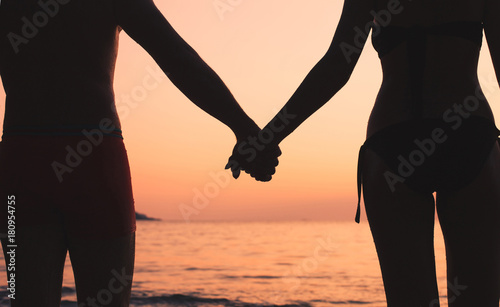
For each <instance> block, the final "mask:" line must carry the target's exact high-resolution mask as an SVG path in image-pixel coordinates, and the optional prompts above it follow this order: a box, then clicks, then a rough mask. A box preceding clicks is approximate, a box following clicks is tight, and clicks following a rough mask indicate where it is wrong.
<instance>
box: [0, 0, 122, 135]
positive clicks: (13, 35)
mask: <svg viewBox="0 0 500 307" xmlns="http://www.w3.org/2000/svg"><path fill="white" fill-rule="evenodd" d="M113 3H114V1H113V0H48V1H38V0H2V2H1V5H0V75H1V77H2V81H3V85H4V89H5V92H6V108H5V120H4V127H16V126H67V125H86V126H88V125H94V126H95V125H98V124H99V123H100V122H101V121H102V120H108V119H109V120H111V122H112V123H113V124H114V126H115V127H116V128H118V129H119V128H120V123H119V120H118V116H117V114H116V110H115V105H114V94H113V74H114V67H115V61H116V56H117V48H118V33H119V28H118V26H117V23H116V21H115V18H114V15H113V13H114V11H113V10H114V8H113Z"/></svg>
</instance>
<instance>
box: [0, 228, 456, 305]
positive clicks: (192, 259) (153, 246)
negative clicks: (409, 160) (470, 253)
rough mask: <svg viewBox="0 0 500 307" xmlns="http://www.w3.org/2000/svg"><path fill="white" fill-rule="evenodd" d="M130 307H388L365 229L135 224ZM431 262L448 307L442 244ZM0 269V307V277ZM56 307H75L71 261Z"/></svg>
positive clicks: (1, 300) (0, 279) (1, 294)
mask: <svg viewBox="0 0 500 307" xmlns="http://www.w3.org/2000/svg"><path fill="white" fill-rule="evenodd" d="M137 228H138V229H137V243H136V244H137V245H136V264H135V274H134V281H133V288H132V301H131V306H207V307H219V306H235V307H254V306H269V307H271V306H290V307H292V306H303V307H307V306H314V307H316V306H317V307H322V306H325V307H326V306H339V305H340V306H360V305H361V306H371V307H381V306H386V303H385V295H384V290H383V285H382V277H381V273H380V268H379V266H378V261H377V255H376V252H375V246H374V245H373V241H372V238H371V235H370V231H369V227H368V223H367V222H362V223H361V224H360V225H358V224H356V223H354V222H312V221H303V222H244V223H240V222H238V223H237V222H203V223H201V222H200V223H183V222H164V221H138V225H137ZM435 245H436V261H437V270H438V283H439V290H440V294H441V296H442V297H441V299H442V301H441V303H442V306H446V298H445V297H444V295H445V293H446V272H445V256H444V244H443V242H442V236H441V235H440V232H439V231H437V230H436V243H435ZM1 257H2V259H0V261H2V262H1V263H2V265H1V266H0V268H1V270H0V306H9V304H8V301H7V299H6V294H7V292H6V290H5V289H6V286H5V284H6V282H5V281H6V273H5V266H4V265H3V261H4V260H3V256H1ZM64 274H65V275H64V282H63V303H62V306H74V307H76V306H77V304H76V295H75V284H74V280H73V274H72V271H71V264H70V261H69V258H68V259H67V260H66V267H65V273H64Z"/></svg>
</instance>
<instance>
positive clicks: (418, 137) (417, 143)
mask: <svg viewBox="0 0 500 307" xmlns="http://www.w3.org/2000/svg"><path fill="white" fill-rule="evenodd" d="M499 134H500V131H499V130H498V129H497V128H496V127H495V124H494V123H493V122H492V121H491V120H489V119H487V118H484V117H479V116H470V117H468V118H462V120H461V121H460V122H459V121H454V122H453V123H449V122H446V121H444V120H443V119H418V120H410V121H405V122H401V123H398V124H394V125H391V126H389V127H386V128H384V129H382V130H380V131H378V132H376V133H375V134H373V135H372V136H370V137H369V138H368V139H367V140H366V141H365V143H364V144H363V146H361V149H360V151H359V158H358V179H357V181H358V207H357V212H356V217H355V221H356V222H357V223H359V220H360V200H361V191H362V188H361V185H362V181H363V169H362V164H363V156H364V153H365V151H366V149H367V148H369V149H371V150H372V151H374V152H375V153H376V154H377V155H378V156H379V157H380V158H381V159H382V160H383V161H384V162H385V163H386V165H387V166H388V169H387V170H386V171H385V172H384V179H385V180H386V182H387V184H388V186H389V188H390V189H391V191H392V192H394V191H395V190H396V189H397V188H398V185H401V184H405V185H406V186H408V187H409V188H411V189H412V190H414V191H416V192H418V193H422V194H424V193H433V192H451V191H456V190H459V189H461V188H463V187H465V186H466V185H467V184H469V183H470V182H472V181H473V180H474V178H476V177H477V176H478V175H479V173H480V171H481V168H482V167H483V165H484V163H485V162H486V160H487V159H488V156H489V154H490V152H491V149H492V147H493V145H494V144H495V143H496V142H497V140H498V135H499Z"/></svg>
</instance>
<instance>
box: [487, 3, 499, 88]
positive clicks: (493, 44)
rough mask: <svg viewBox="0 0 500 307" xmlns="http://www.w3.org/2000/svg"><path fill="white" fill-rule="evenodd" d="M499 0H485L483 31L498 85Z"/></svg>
mask: <svg viewBox="0 0 500 307" xmlns="http://www.w3.org/2000/svg"><path fill="white" fill-rule="evenodd" d="M498 16H500V1H499V0H486V8H485V16H484V33H485V35H486V40H487V42H488V48H489V49H490V55H491V60H492V61H493V66H494V68H495V73H496V76H497V81H498V85H499V86H500V18H498Z"/></svg>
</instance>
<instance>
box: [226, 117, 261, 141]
mask: <svg viewBox="0 0 500 307" xmlns="http://www.w3.org/2000/svg"><path fill="white" fill-rule="evenodd" d="M232 130H233V133H234V135H235V136H236V140H237V141H238V142H239V141H244V140H245V139H246V138H247V137H248V136H251V135H256V134H258V133H259V131H260V128H259V126H257V124H256V123H255V122H254V121H253V120H251V119H250V118H248V120H247V121H245V122H239V123H238V125H237V126H236V127H233V128H232Z"/></svg>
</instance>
